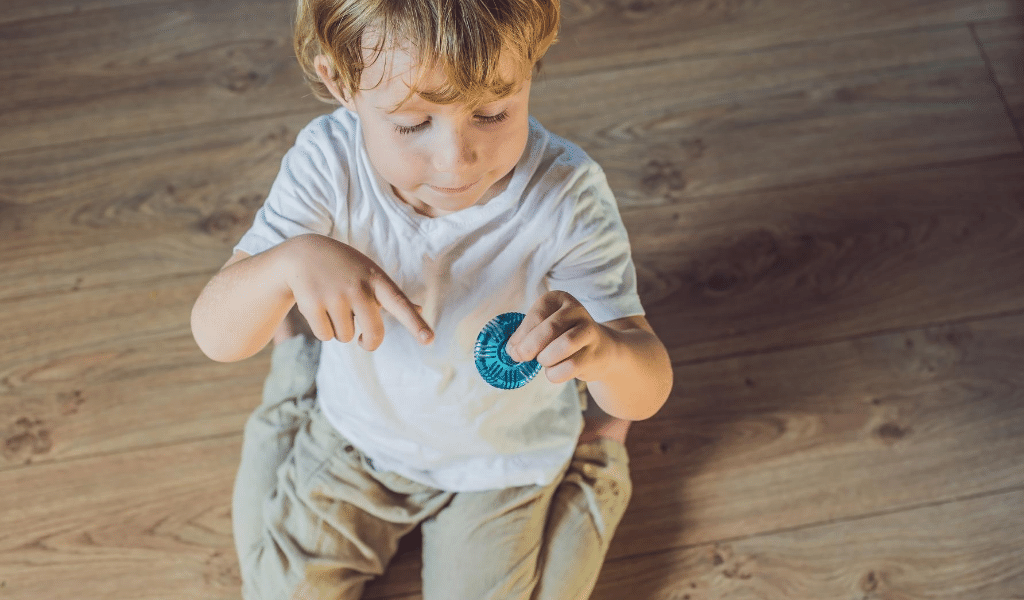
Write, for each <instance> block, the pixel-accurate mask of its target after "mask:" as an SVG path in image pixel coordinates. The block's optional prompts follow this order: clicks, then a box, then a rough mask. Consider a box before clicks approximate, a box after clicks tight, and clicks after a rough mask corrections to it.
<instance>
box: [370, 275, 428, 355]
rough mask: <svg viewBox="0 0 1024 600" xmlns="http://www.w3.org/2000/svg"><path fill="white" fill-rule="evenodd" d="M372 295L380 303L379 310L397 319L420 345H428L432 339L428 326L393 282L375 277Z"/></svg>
mask: <svg viewBox="0 0 1024 600" xmlns="http://www.w3.org/2000/svg"><path fill="white" fill-rule="evenodd" d="M373 294H374V296H376V298H377V302H380V306H381V308H383V309H384V310H386V311H388V313H390V314H391V316H393V317H395V318H396V319H398V322H399V323H401V324H402V326H403V327H405V328H406V329H408V330H409V333H411V334H412V335H413V337H415V338H416V339H417V340H419V341H420V343H421V344H429V343H430V341H431V340H432V339H433V337H434V332H433V331H432V330H431V329H430V325H428V324H427V322H426V321H424V320H423V317H422V316H420V313H419V311H418V310H416V305H415V304H413V303H412V300H409V298H408V297H406V295H405V294H404V293H402V290H400V289H398V286H397V285H395V282H393V281H391V279H389V278H388V277H387V276H385V275H381V276H379V277H376V278H375V279H374V282H373Z"/></svg>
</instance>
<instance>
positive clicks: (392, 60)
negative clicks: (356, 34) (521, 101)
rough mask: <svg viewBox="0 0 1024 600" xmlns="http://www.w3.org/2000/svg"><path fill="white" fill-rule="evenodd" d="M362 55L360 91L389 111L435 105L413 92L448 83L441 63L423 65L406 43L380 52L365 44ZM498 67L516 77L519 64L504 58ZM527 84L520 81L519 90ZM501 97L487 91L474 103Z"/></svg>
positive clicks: (441, 87) (510, 76) (389, 46)
mask: <svg viewBox="0 0 1024 600" xmlns="http://www.w3.org/2000/svg"><path fill="white" fill-rule="evenodd" d="M372 41H373V42H375V41H376V40H372ZM363 56H364V60H365V61H366V62H365V64H366V67H365V68H364V69H363V72H362V73H361V75H360V83H359V93H360V94H362V95H364V96H365V97H367V98H368V99H371V100H372V102H373V103H374V105H375V106H377V107H378V108H381V109H384V110H387V111H389V112H397V111H400V110H413V109H415V108H417V107H419V108H422V107H424V106H429V105H432V104H433V103H431V102H429V101H427V100H426V99H424V98H421V97H420V96H419V94H418V93H417V94H412V93H411V92H412V91H413V90H415V91H416V92H431V91H434V90H440V89H443V88H444V87H445V86H446V85H447V84H448V78H447V77H446V75H445V73H444V70H443V69H442V68H441V66H440V65H431V64H421V63H420V60H419V55H418V53H417V52H415V51H414V50H412V49H411V48H409V47H407V46H397V45H394V44H389V45H386V46H385V47H384V48H383V49H381V50H380V51H379V52H377V51H376V49H375V48H374V47H373V46H372V45H371V46H369V47H367V46H365V45H364V48H363ZM499 70H500V72H501V73H502V74H504V75H507V76H509V77H508V78H509V79H516V77H515V76H514V73H515V72H516V67H515V65H514V63H512V61H511V60H510V59H507V58H506V57H503V58H502V60H501V63H500V65H499ZM524 83H525V81H517V85H516V88H515V89H516V91H517V92H518V91H519V90H521V89H522V87H523V84H524ZM498 99H499V98H498V96H497V95H495V94H493V93H488V94H486V95H485V96H484V97H482V98H479V99H478V100H477V101H476V102H474V103H473V105H474V106H481V105H484V104H488V103H491V102H494V101H496V100H498Z"/></svg>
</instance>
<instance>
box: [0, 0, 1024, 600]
mask: <svg viewBox="0 0 1024 600" xmlns="http://www.w3.org/2000/svg"><path fill="white" fill-rule="evenodd" d="M292 6H293V0H271V1H270V2H263V3H255V4H254V3H241V2H238V1H237V0H236V1H231V0H228V1H225V2H217V3H207V2H201V1H200V0H54V1H52V2H45V3H39V2H28V1H15V2H9V3H7V4H6V5H5V6H4V11H2V14H0V40H2V43H0V89H2V90H3V92H2V93H0V130H2V131H3V132H4V133H3V136H0V265H2V266H0V489H3V490H4V492H3V494H0V597H3V598H8V597H10V598H16V599H27V598H33V599H35V598H55V599H62V598H81V599H83V600H92V599H97V598H126V599H127V598H132V599H135V598H183V597H184V598H189V599H192V598H195V599H198V600H213V599H218V600H220V599H232V600H236V599H238V598H239V590H238V584H239V580H238V569H237V562H236V559H235V555H234V550H233V545H232V538H231V524H230V493H231V486H232V482H233V479H234V475H235V469H236V468H237V462H238V452H239V445H240V441H241V440H240V435H239V434H240V431H241V427H242V423H243V421H244V419H245V418H246V417H247V416H248V415H249V413H250V411H251V410H252V408H253V407H254V406H255V404H256V402H257V400H258V397H259V394H260V387H261V385H262V381H263V378H264V377H265V375H266V372H267V367H268V362H269V361H268V358H269V352H267V351H264V352H263V353H261V354H259V355H257V356H256V357H254V358H252V359H250V360H247V361H243V362H241V363H234V364H230V365H223V364H218V363H214V362H212V361H210V360H208V359H206V358H205V357H204V356H203V355H202V354H201V353H200V352H199V350H198V348H197V347H196V346H195V343H194V341H193V340H192V338H191V334H190V331H189V323H188V321H189V312H190V309H191V306H192V303H193V302H194V299H195V297H196V296H197V294H198V293H199V290H200V289H201V288H202V286H203V285H204V284H205V283H206V281H207V280H208V278H209V276H210V275H211V274H212V273H213V272H214V270H215V269H216V268H217V267H219V266H220V264H222V263H223V261H224V260H225V259H226V258H227V256H228V254H229V252H230V248H231V246H232V245H233V244H234V243H235V241H237V239H238V237H239V236H240V235H241V233H242V232H243V231H244V230H245V229H246V228H247V227H248V225H249V223H250V222H251V219H252V216H253V213H254V212H255V210H256V209H257V208H258V206H259V205H260V204H261V202H262V199H263V197H264V196H265V194H266V192H267V190H268V189H269V186H270V182H271V181H272V180H273V178H274V176H275V175H276V173H277V169H278V164H279V160H280V157H281V155H282V154H283V153H284V152H285V151H286V149H287V148H288V147H289V146H290V145H291V143H292V140H293V139H294V136H295V134H296V133H297V132H298V130H299V129H300V128H301V127H302V126H303V125H305V124H306V123H307V122H308V121H309V120H310V119H311V118H313V117H314V116H315V115H317V114H322V113H324V112H327V111H329V110H330V109H331V107H330V106H328V105H325V104H321V103H319V102H317V101H315V100H313V99H312V98H311V97H310V96H309V93H308V92H307V91H306V88H305V87H304V85H303V83H302V81H301V78H300V76H299V71H298V68H297V66H296V64H295V60H294V57H292V56H291V48H290V35H291V32H290V23H289V22H290V15H291V11H292ZM563 13H564V27H563V30H562V39H561V41H560V42H559V43H558V44H557V45H556V46H555V47H554V48H553V50H552V52H551V54H550V55H549V56H548V57H547V60H546V64H545V68H544V71H543V73H542V75H541V76H540V77H539V78H538V80H537V81H536V82H535V88H534V89H535V91H534V94H533V106H532V109H533V113H534V114H535V115H536V116H538V117H539V118H540V120H541V121H542V122H543V123H545V125H547V126H548V127H549V128H551V129H552V130H554V131H555V132H556V133H560V134H563V135H565V136H567V137H569V138H570V139H572V140H573V141H576V142H577V143H579V144H581V145H582V146H583V147H584V148H585V149H586V150H587V151H588V152H589V153H590V154H591V155H592V156H594V157H595V158H596V159H597V160H598V161H599V162H600V163H601V164H602V165H604V167H605V170H606V172H607V173H608V175H609V179H610V181H611V182H612V187H613V188H614V190H615V192H616V194H617V196H618V198H619V200H620V205H621V206H622V208H623V217H624V220H625V223H626V226H627V228H628V230H629V233H630V237H631V241H632V245H633V247H634V256H635V258H636V264H637V269H638V275H639V281H640V287H641V295H642V298H643V300H644V303H645V306H646V307H647V310H648V317H649V318H650V320H651V322H652V323H653V324H654V326H655V328H656V330H657V332H658V333H659V335H660V336H661V338H662V339H663V340H664V341H665V343H666V345H667V346H668V347H669V349H670V352H671V354H672V357H673V360H674V373H675V387H674V390H673V394H672V397H671V399H670V402H669V403H668V404H667V405H666V407H665V408H664V409H663V410H662V411H661V412H660V413H659V414H658V415H656V416H655V417H654V418H652V419H650V420H648V421H644V422H641V423H637V424H635V425H634V426H633V428H632V430H631V433H630V439H629V442H628V447H629V452H630V457H631V466H632V475H633V481H634V485H635V490H634V496H633V500H632V503H631V505H630V509H629V512H628V513H627V515H626V517H625V519H624V521H623V522H622V525H621V526H620V528H619V531H618V532H617V534H616V536H615V538H614V540H613V542H612V547H611V550H610V553H609V560H608V562H607V565H606V566H605V569H604V572H603V575H602V578H601V580H600V581H599V584H598V588H597V590H596V593H595V595H594V598H595V599H598V598H622V597H630V598H633V597H635V598H651V599H654V600H669V599H672V600H699V599H700V600H703V599H707V598H744V599H746V598H795V599H798V600H800V599H803V598H808V599H811V598H815V599H817V598H857V599H863V600H868V599H881V598H887V599H900V600H911V599H917V598H950V599H952V598H957V599H960V598H970V599H972V600H973V599H975V598H977V599H980V600H989V599H993V600H994V599H1000V600H1003V599H1009V598H1016V597H1021V595H1020V590H1021V589H1024V568H1022V567H1021V565H1022V564H1024V560H1022V559H1024V550H1022V548H1024V539H1022V533H1021V532H1022V530H1024V527H1022V526H1024V521H1022V516H1021V515H1022V514H1024V513H1021V511H1020V510H1019V507H1020V505H1021V502H1022V500H1024V391H1022V390H1024V375H1022V373H1024V369H1022V367H1024V358H1022V357H1024V301H1022V300H1021V299H1022V298H1024V270H1022V269H1021V267H1020V265H1021V264H1024V260H1022V259H1024V239H1022V236H1024V233H1022V232H1024V225H1022V223H1024V218H1022V216H1024V215H1022V212H1024V152H1022V150H1024V135H1022V129H1021V123H1022V117H1024V112H1022V111H1024V87H1022V86H1024V84H1022V81H1024V79H1022V77H1021V73H1022V71H1021V69H1020V66H1021V64H1022V63H1021V57H1022V56H1024V48H1022V46H1021V43H1022V42H1021V40H1022V39H1024V38H1022V36H1021V32H1022V31H1024V30H1022V27H1024V21H1022V20H1021V19H1022V18H1024V4H1021V3H1020V2H1018V1H1016V0H931V1H928V2H925V1H922V0H893V1H891V2H880V1H878V0H853V1H850V2H816V1H812V0H756V1H755V0H695V1H687V2H677V1H674V0H564V2H563ZM420 550H421V545H420V543H419V541H418V540H417V537H416V536H415V535H414V536H410V537H409V538H407V539H406V540H404V541H403V544H402V545H401V547H400V553H399V556H398V558H397V560H396V562H395V563H393V565H392V567H391V569H390V570H389V572H388V574H387V575H386V576H385V577H384V578H382V579H381V580H379V581H377V582H374V583H373V584H371V585H370V586H369V588H368V590H367V593H366V597H368V598H372V599H378V598H394V599H396V600H397V599H398V598H405V599H408V600H412V599H418V598H420V597H421V596H420V594H419V589H420V588H419V566H420V562H419V552H420Z"/></svg>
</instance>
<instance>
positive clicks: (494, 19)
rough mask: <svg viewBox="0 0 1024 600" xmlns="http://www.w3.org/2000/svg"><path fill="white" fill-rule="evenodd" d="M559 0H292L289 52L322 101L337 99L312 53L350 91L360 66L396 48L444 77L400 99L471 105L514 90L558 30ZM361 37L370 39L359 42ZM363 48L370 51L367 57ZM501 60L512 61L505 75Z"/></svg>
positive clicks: (356, 82)
mask: <svg viewBox="0 0 1024 600" xmlns="http://www.w3.org/2000/svg"><path fill="white" fill-rule="evenodd" d="M558 3H559V0H298V7H297V10H296V15H295V39H294V43H295V55H296V57H297V58H298V60H299V64H300V65H301V67H302V71H303V73H304V74H305V76H306V81H307V83H308V84H309V86H310V88H312V90H313V94H314V95H315V96H316V97H317V98H319V99H320V100H323V101H325V102H330V103H335V104H336V103H337V102H336V101H335V99H334V97H333V96H332V95H331V93H330V91H329V90H328V88H327V86H326V85H324V83H323V82H322V81H321V80H320V77H319V75H318V74H317V70H316V67H315V65H314V59H315V58H316V56H317V55H319V54H323V55H325V56H326V57H327V59H328V61H329V62H330V64H331V66H332V67H333V68H332V78H333V80H334V82H335V83H336V84H337V86H338V89H339V90H340V91H341V93H342V95H343V96H344V97H347V98H351V97H352V95H353V94H355V93H356V92H357V91H358V90H359V89H360V87H359V86H360V78H361V75H362V72H363V69H365V68H366V67H367V66H369V65H371V64H373V62H374V61H375V60H377V59H378V58H379V57H380V56H381V54H382V53H383V52H384V51H388V50H394V49H399V48H400V49H403V50H406V51H408V52H410V53H412V54H413V56H414V58H418V61H417V62H418V64H419V65H421V67H422V66H428V67H437V68H440V70H441V72H442V73H443V74H444V75H445V79H446V84H445V85H444V86H442V87H441V88H440V89H432V90H423V89H416V88H415V86H414V89H413V90H412V91H411V92H410V93H409V96H407V97H406V98H405V100H408V99H409V97H412V96H413V95H414V94H419V95H420V96H421V97H423V98H424V99H425V100H427V101H429V102H434V103H437V104H451V103H453V102H464V103H466V104H469V105H471V106H472V105H477V104H479V103H480V102H482V101H483V99H484V98H487V97H496V98H504V97H506V96H509V95H511V94H513V93H515V92H516V91H517V89H518V88H519V85H520V84H521V82H523V81H525V80H526V79H527V78H529V76H530V72H531V71H532V70H533V68H534V67H535V66H536V67H537V68H539V67H540V59H541V57H542V56H543V55H544V53H545V52H547V49H548V48H549V47H550V46H551V44H553V43H554V42H555V40H556V37H557V34H558V22H559V5H558ZM366 43H372V44H373V45H372V46H364V44H366ZM366 50H371V52H370V54H369V56H368V57H367V55H366V54H365V51H366ZM499 63H501V64H499ZM506 65H512V66H513V67H514V69H513V71H514V72H513V73H511V77H508V75H509V73H508V72H507V71H508V69H507V66H506ZM501 67H505V69H504V71H505V72H502V71H503V69H502V68H501ZM421 75H422V69H421ZM374 85H376V83H375V84H374ZM371 87H372V86H371ZM405 100H403V101H402V102H405Z"/></svg>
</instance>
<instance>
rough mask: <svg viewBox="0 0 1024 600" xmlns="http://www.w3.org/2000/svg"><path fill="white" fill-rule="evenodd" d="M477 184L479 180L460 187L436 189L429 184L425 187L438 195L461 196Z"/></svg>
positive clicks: (436, 187)
mask: <svg viewBox="0 0 1024 600" xmlns="http://www.w3.org/2000/svg"><path fill="white" fill-rule="evenodd" d="M479 182H480V180H477V181H474V182H473V183H471V184H469V185H464V186H462V187H438V186H436V185H430V184H427V187H429V188H430V189H432V190H434V191H435V192H438V193H439V194H450V195H454V194H461V193H463V192H467V191H469V189H470V188H471V187H473V186H474V185H476V184H477V183H479Z"/></svg>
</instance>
